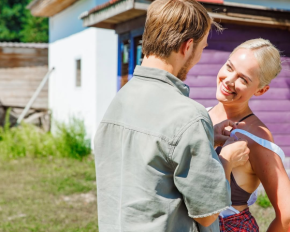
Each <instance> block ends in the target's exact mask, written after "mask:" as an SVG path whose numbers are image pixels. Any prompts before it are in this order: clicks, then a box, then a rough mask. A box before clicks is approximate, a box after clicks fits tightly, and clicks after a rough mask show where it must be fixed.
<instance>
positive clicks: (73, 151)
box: [0, 112, 91, 159]
mask: <svg viewBox="0 0 290 232" xmlns="http://www.w3.org/2000/svg"><path fill="white" fill-rule="evenodd" d="M8 113H9V112H8ZM7 115H8V114H7ZM7 115H6V119H8V118H7V117H8V116H9V115H8V116H7ZM5 121H6V122H7V123H5V126H4V128H2V127H0V155H1V157H2V158H18V157H26V156H30V157H47V156H59V157H71V158H77V159H81V158H82V157H84V156H87V155H89V154H90V153H91V149H90V141H89V139H87V138H86V130H85V126H84V123H83V121H82V120H79V119H76V118H72V119H71V120H70V122H69V123H68V124H64V123H56V133H55V135H53V134H51V133H47V132H44V131H43V130H41V129H40V128H38V127H36V126H34V125H30V124H25V123H22V124H21V125H20V126H18V127H12V128H10V125H9V120H5Z"/></svg>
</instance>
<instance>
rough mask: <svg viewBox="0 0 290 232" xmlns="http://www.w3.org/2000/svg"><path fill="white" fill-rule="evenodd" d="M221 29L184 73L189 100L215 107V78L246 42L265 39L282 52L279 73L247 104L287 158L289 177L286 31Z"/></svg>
mask: <svg viewBox="0 0 290 232" xmlns="http://www.w3.org/2000/svg"><path fill="white" fill-rule="evenodd" d="M223 26H224V28H227V29H226V30H225V31H224V32H223V33H222V34H221V33H217V32H215V31H214V30H213V31H211V33H210V35H209V39H208V44H209V46H208V48H206V49H205V50H204V53H203V55H202V57H201V60H200V62H199V63H198V64H197V65H196V66H194V67H193V68H192V69H191V70H190V72H189V73H188V76H187V80H186V81H185V82H186V84H187V85H189V87H190V97H191V98H192V99H194V100H196V101H197V102H199V103H201V104H202V105H204V106H205V107H210V106H214V105H215V104H217V100H216V99H215V92H216V76H217V73H218V71H219V69H220V68H221V67H222V65H223V64H224V63H225V62H226V60H227V59H228V57H229V55H230V53H231V51H232V50H233V49H234V48H235V47H236V46H238V45H239V44H241V43H242V42H244V41H246V40H249V39H254V38H264V39H269V40H270V41H271V42H272V43H273V44H274V45H275V46H276V47H277V48H278V49H279V50H280V51H281V52H282V56H283V58H282V61H283V62H282V66H283V70H282V72H281V73H280V74H279V76H278V77H277V78H276V79H274V80H273V81H272V83H271V84H270V87H271V88H270V90H269V91H268V92H267V93H266V94H265V95H263V96H261V97H253V98H252V99H251V100H250V107H251V108H252V110H253V112H254V113H255V114H256V115H257V116H258V117H259V118H260V119H261V120H262V121H263V122H264V123H265V124H266V125H267V127H268V128H269V129H270V131H271V132H272V134H273V136H274V140H275V143H276V144H277V145H279V146H281V148H282V149H283V151H284V152H285V154H286V156H287V157H288V158H287V161H286V162H285V163H284V165H285V167H286V169H287V170H288V172H289V174H290V46H289V42H290V31H286V30H285V31H284V30H279V29H270V28H262V27H250V26H242V25H231V24H226V25H223Z"/></svg>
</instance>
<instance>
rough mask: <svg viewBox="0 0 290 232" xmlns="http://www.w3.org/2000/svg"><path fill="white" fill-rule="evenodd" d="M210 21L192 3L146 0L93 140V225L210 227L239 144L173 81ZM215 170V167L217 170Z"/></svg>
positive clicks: (199, 46) (106, 230)
mask: <svg viewBox="0 0 290 232" xmlns="http://www.w3.org/2000/svg"><path fill="white" fill-rule="evenodd" d="M212 24H213V21H212V19H211V18H210V17H209V15H208V13H207V11H206V10H205V9H204V8H203V6H202V5H200V4H199V3H198V2H196V1H194V0H156V1H154V2H153V3H152V4H151V6H150V7H149V9H148V14H147V19H146V25H145V32H144V35H143V53H144V55H145V58H144V60H143V62H142V65H141V66H137V67H136V69H135V72H134V77H133V78H132V80H130V81H129V82H128V83H127V84H126V85H125V86H124V87H123V88H122V89H121V90H120V91H119V92H118V94H117V95H116V97H115V98H114V99H113V101H112V103H111V105H110V106H109V108H108V110H107V112H106V114H105V116H104V118H103V120H102V122H101V123H100V126H99V128H98V131H97V133H96V137H95V154H96V172H97V196H98V217H99V231H100V232H113V231H136V232H141V231H142V232H193V231H194V232H195V231H214V232H217V231H219V225H218V222H217V217H218V214H219V212H221V211H222V210H224V209H227V208H228V207H229V206H230V205H231V201H230V187H229V181H227V179H228V180H229V179H230V173H231V170H232V168H233V167H236V166H239V165H242V164H244V163H245V162H246V160H247V159H248V153H249V149H248V148H247V143H246V142H245V141H238V142H233V141H232V140H228V141H227V144H228V145H227V146H225V147H224V149H223V150H222V154H221V155H220V159H221V162H220V160H219V158H218V156H217V154H216V152H215V150H214V147H215V146H218V145H223V144H224V143H225V142H226V140H227V139H228V138H229V133H226V132H225V130H224V128H225V127H226V126H232V127H235V125H234V124H233V123H232V122H230V121H228V120H227V121H224V122H222V123H221V124H219V125H217V126H215V128H213V126H212V122H211V120H210V118H209V115H208V113H207V111H206V110H205V108H204V107H203V106H201V105H200V104H198V103H197V102H195V101H193V100H191V99H190V98H189V97H188V96H189V88H188V86H186V85H185V84H184V83H183V82H182V81H183V80H185V78H186V75H187V72H188V71H189V69H191V68H192V67H193V66H194V65H195V64H196V63H197V62H198V61H199V59H200V57H201V54H202V51H203V49H204V48H205V47H206V46H207V37H208V33H209V30H210V28H211V25H212ZM223 167H224V168H223Z"/></svg>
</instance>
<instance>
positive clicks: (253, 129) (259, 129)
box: [245, 116, 274, 142]
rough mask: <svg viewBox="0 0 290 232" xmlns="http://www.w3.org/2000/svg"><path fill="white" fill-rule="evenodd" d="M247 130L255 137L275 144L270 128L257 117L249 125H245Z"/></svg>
mask: <svg viewBox="0 0 290 232" xmlns="http://www.w3.org/2000/svg"><path fill="white" fill-rule="evenodd" d="M245 127H246V128H245V129H246V130H247V131H248V132H250V133H251V134H253V135H256V136H258V137H260V138H262V139H265V140H268V141H271V142H274V139H273V136H272V133H271V131H270V130H269V129H268V127H267V126H266V125H265V124H264V123H263V122H262V121H261V120H260V119H259V118H258V117H257V116H255V117H253V118H252V120H251V121H250V122H249V124H247V125H245Z"/></svg>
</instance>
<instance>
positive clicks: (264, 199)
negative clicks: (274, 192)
mask: <svg viewBox="0 0 290 232" xmlns="http://www.w3.org/2000/svg"><path fill="white" fill-rule="evenodd" d="M257 204H258V205H259V206H261V207H262V208H268V207H271V206H272V204H271V202H270V200H269V198H268V196H267V194H266V193H265V194H260V195H259V196H258V199H257Z"/></svg>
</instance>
